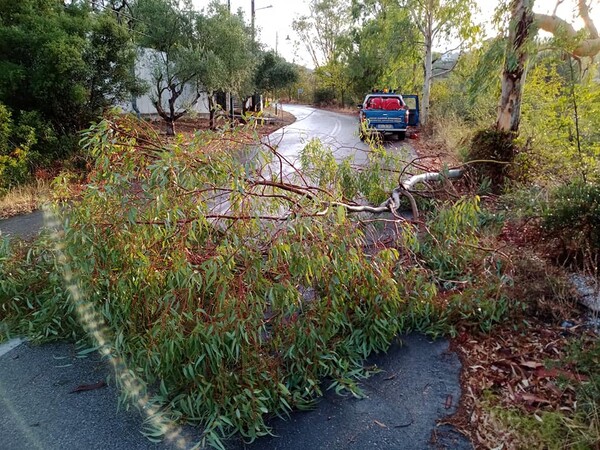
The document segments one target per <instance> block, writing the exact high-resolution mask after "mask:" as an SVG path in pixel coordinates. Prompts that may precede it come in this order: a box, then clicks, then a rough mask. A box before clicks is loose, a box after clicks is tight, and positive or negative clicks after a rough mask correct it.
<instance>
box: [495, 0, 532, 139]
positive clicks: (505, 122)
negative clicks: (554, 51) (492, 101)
mask: <svg viewBox="0 0 600 450" xmlns="http://www.w3.org/2000/svg"><path fill="white" fill-rule="evenodd" d="M532 6H533V0H513V1H512V3H511V21H510V31H509V35H508V47H507V49H506V57H505V61H504V71H503V73H502V95H501V97H500V105H499V106H498V118H497V120H496V129H497V130H498V131H511V132H514V133H517V132H518V131H519V122H520V120H521V97H522V95H523V84H524V83H525V73H526V70H525V65H526V63H527V56H528V52H527V45H528V43H529V41H530V37H531V25H532V23H533V20H534V15H533V12H532V11H531V8H532Z"/></svg>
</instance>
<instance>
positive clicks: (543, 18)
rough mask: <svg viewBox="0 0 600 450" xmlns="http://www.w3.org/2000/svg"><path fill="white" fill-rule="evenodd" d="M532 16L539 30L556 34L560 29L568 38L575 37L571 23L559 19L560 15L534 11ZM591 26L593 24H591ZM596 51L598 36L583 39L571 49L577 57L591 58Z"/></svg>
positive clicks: (598, 44) (598, 47)
mask: <svg viewBox="0 0 600 450" xmlns="http://www.w3.org/2000/svg"><path fill="white" fill-rule="evenodd" d="M534 18H535V22H536V23H537V25H538V27H539V28H540V29H541V30H544V31H547V32H548V33H552V34H553V35H557V34H559V33H560V32H561V31H562V32H563V33H564V34H566V36H567V37H569V38H572V39H574V38H576V37H577V31H575V28H574V27H573V25H571V24H570V23H569V22H567V21H566V20H564V19H561V18H560V17H556V16H549V15H547V14H540V13H535V14H534ZM590 23H591V20H590ZM592 26H593V24H592ZM593 30H595V27H594V28H593ZM588 31H589V30H588ZM591 34H592V33H591V32H590V35H591ZM597 34H598V32H597V31H596V35H597ZM598 53H600V38H599V37H596V38H593V37H592V38H590V39H585V40H584V41H583V42H581V43H580V44H579V45H578V46H577V47H576V48H575V49H574V50H573V54H574V55H575V56H579V57H586V56H587V57H590V58H592V57H594V56H596V55H597V54H598Z"/></svg>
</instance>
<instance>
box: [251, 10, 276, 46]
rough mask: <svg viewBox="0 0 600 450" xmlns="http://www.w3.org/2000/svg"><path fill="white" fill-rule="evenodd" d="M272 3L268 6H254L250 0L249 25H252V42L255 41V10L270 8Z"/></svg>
mask: <svg viewBox="0 0 600 450" xmlns="http://www.w3.org/2000/svg"><path fill="white" fill-rule="evenodd" d="M272 7H273V5H269V6H263V7H261V8H255V7H254V0H251V3H250V20H251V27H252V42H254V41H255V36H254V35H255V33H256V32H255V28H254V20H255V16H256V11H260V10H261V9H268V8H272Z"/></svg>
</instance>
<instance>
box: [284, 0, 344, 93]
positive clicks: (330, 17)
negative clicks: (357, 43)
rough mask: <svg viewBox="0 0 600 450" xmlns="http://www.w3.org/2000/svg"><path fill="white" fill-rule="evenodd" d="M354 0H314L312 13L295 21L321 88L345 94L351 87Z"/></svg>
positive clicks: (296, 28) (311, 6)
mask: <svg viewBox="0 0 600 450" xmlns="http://www.w3.org/2000/svg"><path fill="white" fill-rule="evenodd" d="M350 6H351V4H350V0H311V1H310V3H309V10H310V14H309V15H307V16H302V17H300V18H298V19H297V20H295V21H294V22H293V24H292V28H293V29H294V31H296V33H297V34H298V36H299V38H300V41H301V42H302V44H304V47H305V49H306V51H307V52H308V54H309V55H310V58H311V60H312V64H313V66H314V68H315V72H316V74H317V77H318V79H319V82H320V85H321V87H324V88H329V89H334V90H336V91H338V92H339V93H340V94H341V101H342V103H343V102H344V92H345V90H346V89H347V70H346V69H347V65H348V54H349V50H351V47H350V46H349V45H348V44H349V39H348V38H349V31H350V23H351V8H350Z"/></svg>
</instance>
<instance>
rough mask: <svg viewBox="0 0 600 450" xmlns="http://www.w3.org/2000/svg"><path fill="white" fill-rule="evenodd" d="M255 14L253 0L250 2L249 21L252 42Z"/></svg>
mask: <svg viewBox="0 0 600 450" xmlns="http://www.w3.org/2000/svg"><path fill="white" fill-rule="evenodd" d="M255 16H256V9H255V8H254V0H251V2H250V23H251V25H250V26H251V27H252V42H254V38H255V30H254V18H255Z"/></svg>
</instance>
